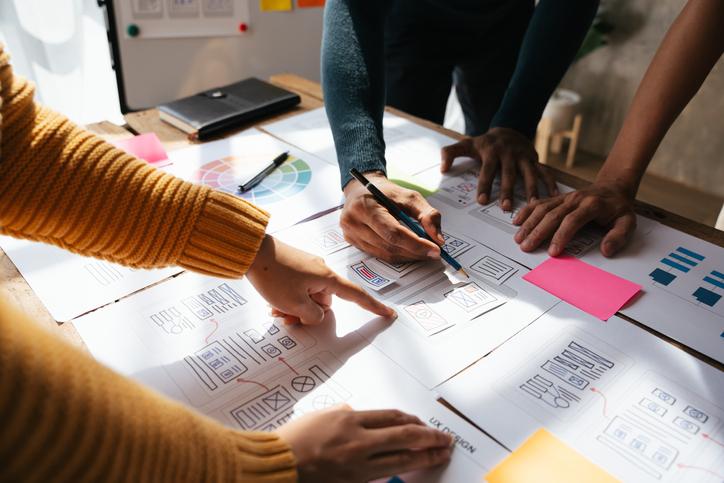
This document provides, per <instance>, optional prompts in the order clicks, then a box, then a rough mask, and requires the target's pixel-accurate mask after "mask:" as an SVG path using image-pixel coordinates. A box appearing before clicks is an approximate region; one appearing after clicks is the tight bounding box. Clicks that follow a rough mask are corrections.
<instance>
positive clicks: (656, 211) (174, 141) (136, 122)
mask: <svg viewBox="0 0 724 483" xmlns="http://www.w3.org/2000/svg"><path fill="white" fill-rule="evenodd" d="M270 80H271V82H272V83H274V84H277V85H279V86H281V87H284V88H286V89H289V90H291V91H295V92H297V93H298V94H299V95H300V96H301V99H302V102H301V104H300V105H299V106H298V107H296V108H295V109H294V110H292V111H290V112H286V113H284V114H281V115H278V116H274V117H272V118H269V119H266V120H265V121H263V122H260V123H254V124H249V125H246V126H242V127H241V128H240V129H239V130H238V131H242V130H244V129H247V128H249V127H252V126H255V127H259V128H261V129H263V128H264V125H266V124H269V123H271V122H275V121H278V120H280V119H283V118H286V117H289V116H293V115H295V114H299V113H301V112H304V111H308V110H310V109H316V108H318V107H321V106H322V105H323V98H322V89H321V86H320V85H319V84H318V83H316V82H313V81H310V80H307V79H304V78H301V77H298V76H295V75H291V74H281V75H276V76H273V77H271V79H270ZM387 110H388V111H390V112H393V113H395V114H397V115H400V116H402V117H405V118H407V119H410V120H412V121H414V122H417V123H418V124H421V125H423V126H425V127H428V128H430V129H433V130H435V131H438V132H440V133H442V134H445V135H447V136H450V137H452V138H455V139H461V138H462V137H463V136H462V135H460V134H458V133H456V132H454V131H450V130H448V129H445V128H443V127H441V126H439V125H437V124H434V123H431V122H429V121H425V120H423V119H419V118H416V117H414V116H410V115H408V114H405V113H403V112H400V111H398V110H396V109H392V108H387ZM125 118H126V122H127V123H128V124H127V126H126V127H120V126H117V125H115V124H112V123H110V122H100V123H96V124H92V125H90V126H88V129H89V130H91V131H93V132H95V133H97V134H99V135H100V136H102V137H104V138H105V139H108V140H117V139H123V138H127V137H131V136H133V135H134V134H141V133H145V132H155V133H156V134H157V135H158V137H159V138H160V139H161V142H162V143H163V144H164V146H165V148H166V150H168V151H170V150H173V149H178V148H182V147H186V146H189V145H190V144H192V143H191V142H190V141H189V140H188V139H187V137H186V134H185V133H183V132H181V131H180V130H178V129H176V128H174V127H173V126H171V125H169V124H166V123H165V122H162V121H161V120H160V119H159V116H158V111H157V110H156V109H149V110H147V111H141V112H135V113H132V114H128V115H126V116H125ZM232 134H233V133H232ZM549 169H552V170H553V171H554V172H555V174H556V177H557V179H558V180H559V181H560V182H562V183H564V184H567V185H569V186H572V187H574V188H580V187H582V186H585V185H587V184H588V182H587V181H584V180H582V179H580V178H577V177H575V176H572V175H570V174H568V173H565V172H562V171H559V170H556V169H555V168H551V167H549ZM636 211H637V212H638V213H639V214H641V215H643V216H647V217H649V218H653V219H655V220H657V221H660V222H661V223H663V224H665V225H668V226H670V227H672V228H676V229H678V230H681V231H683V232H686V233H689V234H691V235H693V236H696V237H699V238H702V239H704V240H707V241H709V242H711V243H714V244H716V245H719V246H724V232H721V231H719V230H716V229H715V228H713V227H710V226H706V225H702V224H700V223H696V222H693V221H691V220H688V219H686V218H684V217H682V216H679V215H676V214H673V213H669V212H667V211H665V210H662V209H660V208H657V207H655V206H652V205H648V204H646V203H642V202H637V203H636ZM0 296H1V297H4V298H5V299H7V300H10V301H12V302H14V303H15V304H16V305H18V306H19V307H21V308H22V309H23V310H24V311H25V312H26V313H27V314H28V315H29V316H30V317H32V318H33V319H35V320H37V321H38V322H40V323H41V324H43V325H44V326H46V327H48V328H49V329H50V330H52V331H54V332H57V333H59V334H60V336H61V337H63V338H65V339H66V340H68V341H70V342H71V343H72V344H74V345H76V346H78V347H81V348H83V349H84V350H87V348H86V347H85V344H84V343H83V341H82V339H81V338H80V336H79V335H78V332H77V331H76V330H75V327H74V326H73V325H72V324H58V323H56V321H55V320H53V318H52V317H51V316H50V314H49V313H48V311H47V310H46V309H45V307H44V306H43V304H42V303H41V302H40V300H39V299H38V297H37V296H36V295H35V294H34V293H33V291H32V290H31V289H30V287H29V286H28V284H27V282H25V279H23V277H22V276H21V275H20V273H19V272H18V270H17V269H16V268H15V266H14V265H13V263H12V262H11V261H10V259H9V258H8V257H7V256H6V255H5V253H4V252H2V250H0ZM619 315H620V314H619ZM624 318H626V319H628V320H629V321H631V322H632V323H634V324H636V325H638V326H640V327H641V328H642V329H644V330H647V331H649V332H651V333H653V334H655V335H657V336H658V337H661V338H662V339H664V340H667V341H669V342H671V343H672V344H674V345H676V346H678V347H680V348H682V349H683V350H685V351H686V352H689V353H690V354H692V355H694V356H695V357H697V358H699V359H701V360H703V361H705V362H707V363H709V364H711V365H713V366H714V367H717V368H719V369H720V370H724V365H722V364H720V363H718V362H716V361H714V360H713V359H711V358H708V357H706V356H703V355H702V354H699V353H698V352H696V351H693V350H691V349H689V348H688V347H685V346H682V345H681V344H679V343H678V342H676V341H674V340H672V339H670V338H668V337H666V336H663V335H661V334H659V333H657V332H655V331H653V330H652V329H650V328H648V327H646V326H644V325H642V324H640V323H638V322H636V321H635V320H632V319H630V318H628V317H624Z"/></svg>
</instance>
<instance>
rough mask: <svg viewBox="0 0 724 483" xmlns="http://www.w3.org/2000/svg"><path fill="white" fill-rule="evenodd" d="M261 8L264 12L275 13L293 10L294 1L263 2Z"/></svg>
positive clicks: (262, 0) (269, 0)
mask: <svg viewBox="0 0 724 483" xmlns="http://www.w3.org/2000/svg"><path fill="white" fill-rule="evenodd" d="M259 8H260V9H261V11H262V12H274V11H280V10H291V9H292V0H261V3H260V4H259Z"/></svg>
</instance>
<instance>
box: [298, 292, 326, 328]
mask: <svg viewBox="0 0 724 483" xmlns="http://www.w3.org/2000/svg"><path fill="white" fill-rule="evenodd" d="M290 315H294V316H295V317H298V318H299V321H300V322H301V323H302V324H304V325H319V324H321V323H322V320H324V308H323V307H321V306H320V305H319V304H317V302H315V301H314V300H312V299H311V298H310V297H309V296H305V297H304V299H303V300H302V301H300V302H299V303H298V304H296V305H295V307H294V310H293V311H292V312H291V314H290Z"/></svg>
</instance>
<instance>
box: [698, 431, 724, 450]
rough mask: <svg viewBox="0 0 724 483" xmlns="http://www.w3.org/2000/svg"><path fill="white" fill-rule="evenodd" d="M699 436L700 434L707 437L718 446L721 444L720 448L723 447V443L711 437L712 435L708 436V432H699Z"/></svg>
mask: <svg viewBox="0 0 724 483" xmlns="http://www.w3.org/2000/svg"><path fill="white" fill-rule="evenodd" d="M701 436H702V438H705V439H708V440H709V441H711V442H712V443H714V444H718V445H719V446H721V447H722V448H724V443H722V442H721V441H717V440H715V439H714V438H712V437H711V436H709V435H708V434H706V433H701Z"/></svg>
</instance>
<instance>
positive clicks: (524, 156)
mask: <svg viewBox="0 0 724 483" xmlns="http://www.w3.org/2000/svg"><path fill="white" fill-rule="evenodd" d="M441 155H442V164H441V165H440V171H442V172H443V173H446V172H447V171H449V170H450V167H451V166H452V165H453V161H454V160H455V158H459V157H470V158H474V159H477V160H479V161H480V162H481V163H482V164H481V167H480V175H479V176H478V190H477V193H478V196H477V198H478V203H480V204H481V205H486V204H488V203H490V192H491V191H492V187H493V181H494V180H495V176H496V175H497V173H498V171H500V207H501V208H502V209H503V211H512V209H513V190H514V188H515V181H516V178H517V177H518V176H522V178H523V185H524V186H525V195H526V199H527V200H529V201H530V200H533V199H536V198H538V197H539V195H540V193H538V186H537V184H538V179H542V180H543V182H544V184H545V186H546V188H547V191H548V195H549V196H555V195H557V194H558V188H557V187H556V182H555V180H554V179H553V176H552V175H551V173H549V172H548V171H547V170H546V168H545V166H543V165H542V164H540V163H538V154H537V153H536V151H535V148H534V147H533V143H532V142H531V141H530V139H528V138H527V137H525V136H524V135H523V134H521V133H519V132H518V131H515V130H513V129H509V128H504V127H494V128H492V129H490V130H488V132H486V133H485V134H483V135H481V136H476V137H473V138H466V139H463V140H462V141H459V142H457V143H455V144H451V145H450V146H445V147H444V148H442V153H441Z"/></svg>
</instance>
